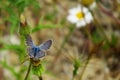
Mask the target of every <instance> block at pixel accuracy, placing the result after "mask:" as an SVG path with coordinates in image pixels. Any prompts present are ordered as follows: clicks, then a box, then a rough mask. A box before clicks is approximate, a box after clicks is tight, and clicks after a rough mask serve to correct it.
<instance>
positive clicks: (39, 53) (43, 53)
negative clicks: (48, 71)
mask: <svg viewBox="0 0 120 80" xmlns="http://www.w3.org/2000/svg"><path fill="white" fill-rule="evenodd" d="M44 56H45V51H42V50H40V51H39V52H38V53H37V55H36V56H35V58H36V59H39V58H42V57H44Z"/></svg>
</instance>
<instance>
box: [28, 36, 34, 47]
mask: <svg viewBox="0 0 120 80" xmlns="http://www.w3.org/2000/svg"><path fill="white" fill-rule="evenodd" d="M26 44H27V46H30V47H32V46H34V43H33V41H32V38H31V36H30V35H27V36H26Z"/></svg>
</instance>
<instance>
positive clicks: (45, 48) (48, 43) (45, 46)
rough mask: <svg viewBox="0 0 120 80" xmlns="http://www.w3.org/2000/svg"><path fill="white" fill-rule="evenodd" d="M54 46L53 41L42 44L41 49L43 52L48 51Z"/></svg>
mask: <svg viewBox="0 0 120 80" xmlns="http://www.w3.org/2000/svg"><path fill="white" fill-rule="evenodd" d="M51 45H52V40H48V41H46V42H44V43H42V44H41V45H40V46H39V48H40V49H43V50H48V49H49V48H50V46H51Z"/></svg>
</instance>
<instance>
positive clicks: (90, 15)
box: [85, 12, 93, 23]
mask: <svg viewBox="0 0 120 80" xmlns="http://www.w3.org/2000/svg"><path fill="white" fill-rule="evenodd" d="M92 20H93V17H92V14H91V13H90V12H88V13H87V14H85V21H86V22H87V23H90V22H91V21H92Z"/></svg>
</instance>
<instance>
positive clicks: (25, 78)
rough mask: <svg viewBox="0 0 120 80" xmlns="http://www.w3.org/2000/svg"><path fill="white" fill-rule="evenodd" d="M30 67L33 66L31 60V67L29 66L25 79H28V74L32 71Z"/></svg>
mask: <svg viewBox="0 0 120 80" xmlns="http://www.w3.org/2000/svg"><path fill="white" fill-rule="evenodd" d="M30 68H31V62H30V64H29V68H28V71H27V74H26V76H25V79H24V80H27V79H28V75H29V73H30Z"/></svg>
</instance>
